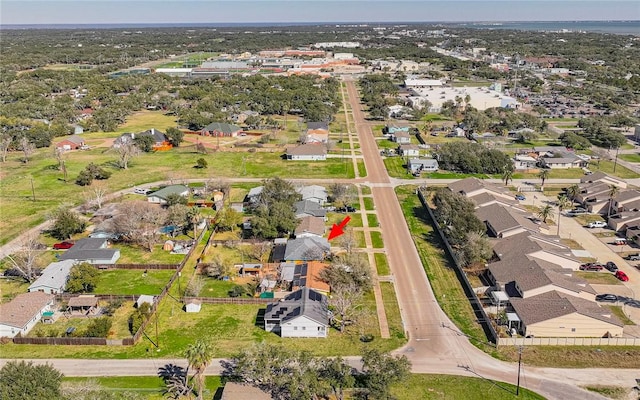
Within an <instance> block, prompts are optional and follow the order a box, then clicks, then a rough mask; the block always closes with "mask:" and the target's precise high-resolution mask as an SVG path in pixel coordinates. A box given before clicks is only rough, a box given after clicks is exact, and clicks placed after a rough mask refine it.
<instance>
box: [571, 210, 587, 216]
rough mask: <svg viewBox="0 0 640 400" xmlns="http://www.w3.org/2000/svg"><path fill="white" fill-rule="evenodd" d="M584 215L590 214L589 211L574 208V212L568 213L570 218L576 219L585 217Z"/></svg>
mask: <svg viewBox="0 0 640 400" xmlns="http://www.w3.org/2000/svg"><path fill="white" fill-rule="evenodd" d="M584 214H588V211H587V210H585V209H584V208H574V209H573V210H569V211H567V216H568V217H575V216H578V215H584Z"/></svg>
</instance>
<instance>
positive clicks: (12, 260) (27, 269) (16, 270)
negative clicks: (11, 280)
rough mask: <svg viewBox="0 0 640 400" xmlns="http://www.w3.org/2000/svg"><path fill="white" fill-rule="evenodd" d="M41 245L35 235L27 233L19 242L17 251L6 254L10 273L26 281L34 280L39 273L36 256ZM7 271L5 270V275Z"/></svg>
mask: <svg viewBox="0 0 640 400" xmlns="http://www.w3.org/2000/svg"><path fill="white" fill-rule="evenodd" d="M41 247H42V245H41V244H40V243H39V242H38V239H37V236H32V235H29V236H27V237H26V238H25V239H24V240H23V241H22V243H21V245H20V247H19V249H18V251H17V252H16V253H15V254H13V255H10V256H7V259H8V260H9V264H10V265H11V275H14V276H19V277H21V278H22V279H24V280H25V281H27V282H32V281H34V280H35V278H36V276H38V274H39V273H40V269H39V268H38V256H39V255H40V253H41V250H40V249H41ZM7 272H9V271H5V276H9V274H7Z"/></svg>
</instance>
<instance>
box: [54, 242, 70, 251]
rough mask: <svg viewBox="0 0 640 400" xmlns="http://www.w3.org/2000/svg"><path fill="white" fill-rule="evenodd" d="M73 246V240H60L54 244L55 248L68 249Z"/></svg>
mask: <svg viewBox="0 0 640 400" xmlns="http://www.w3.org/2000/svg"><path fill="white" fill-rule="evenodd" d="M72 247H73V243H72V242H60V243H56V244H54V245H53V249H54V250H68V249H70V248H72Z"/></svg>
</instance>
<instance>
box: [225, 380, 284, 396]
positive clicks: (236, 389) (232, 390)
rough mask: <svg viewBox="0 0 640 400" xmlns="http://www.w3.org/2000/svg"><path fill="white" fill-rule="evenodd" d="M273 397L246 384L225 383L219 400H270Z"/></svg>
mask: <svg viewBox="0 0 640 400" xmlns="http://www.w3.org/2000/svg"><path fill="white" fill-rule="evenodd" d="M272 399H273V397H272V396H271V395H270V394H269V393H267V392H265V391H263V390H262V389H260V388H257V387H255V386H251V385H249V384H248V383H238V382H227V383H226V384H225V385H224V388H223V389H222V397H221V398H220V400H272Z"/></svg>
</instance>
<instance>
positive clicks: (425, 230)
mask: <svg viewBox="0 0 640 400" xmlns="http://www.w3.org/2000/svg"><path fill="white" fill-rule="evenodd" d="M415 189H416V188H415V187H414V186H401V187H398V188H396V193H397V195H398V199H399V201H400V204H401V206H402V210H403V212H404V216H405V219H406V220H407V225H408V226H409V230H410V231H411V234H412V236H413V241H414V243H415V244H416V247H417V249H418V254H420V259H421V260H422V265H423V268H424V269H425V271H426V273H427V278H428V279H429V283H430V284H431V288H432V289H433V292H434V294H435V297H436V299H438V300H439V303H440V307H442V309H443V310H444V312H445V313H446V314H447V316H449V318H450V319H451V320H452V321H453V322H454V323H455V324H456V326H457V327H458V328H459V329H460V330H462V332H464V333H465V334H467V335H468V336H469V337H470V338H472V339H473V338H475V339H476V340H472V343H474V344H475V345H477V346H479V347H480V348H483V349H484V350H487V351H489V350H491V349H493V348H492V347H489V346H487V345H484V344H482V343H483V342H484V341H485V340H486V337H485V335H484V332H483V330H482V327H481V326H480V324H478V323H477V322H476V317H475V315H474V313H473V309H472V308H471V304H470V303H469V301H468V300H467V296H466V295H465V293H464V291H463V289H462V286H461V284H460V282H459V280H458V277H457V276H456V273H455V272H454V270H453V268H452V264H451V262H452V261H451V259H450V258H449V256H448V255H447V253H446V251H445V250H444V245H443V243H442V241H441V239H440V237H439V235H438V233H437V232H436V231H435V230H434V228H433V225H432V224H433V222H432V221H431V218H430V217H429V214H428V213H427V211H426V210H424V208H423V207H422V204H420V200H419V199H418V197H417V196H416V195H415ZM445 298H446V302H445V301H443V299H445Z"/></svg>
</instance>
